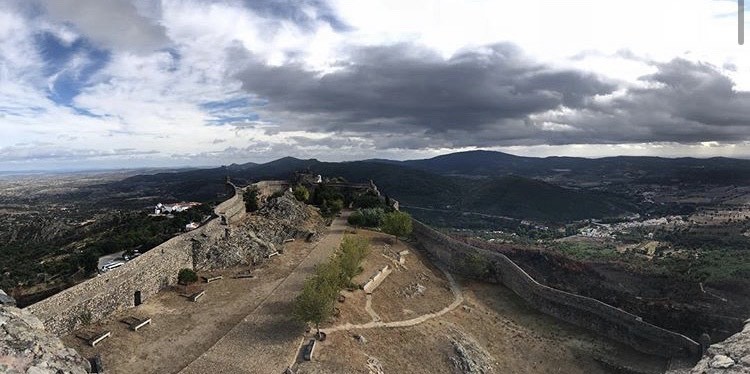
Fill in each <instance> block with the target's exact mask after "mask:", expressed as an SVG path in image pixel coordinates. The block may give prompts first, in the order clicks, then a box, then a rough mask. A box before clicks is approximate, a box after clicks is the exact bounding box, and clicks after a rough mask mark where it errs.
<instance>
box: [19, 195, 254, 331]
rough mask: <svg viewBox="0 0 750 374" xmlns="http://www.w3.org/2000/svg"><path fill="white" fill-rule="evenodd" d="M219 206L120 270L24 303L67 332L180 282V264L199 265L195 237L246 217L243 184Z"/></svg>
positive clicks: (217, 232) (49, 325)
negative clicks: (212, 214) (209, 215)
mask: <svg viewBox="0 0 750 374" xmlns="http://www.w3.org/2000/svg"><path fill="white" fill-rule="evenodd" d="M214 212H215V213H216V215H218V216H219V218H214V219H211V220H210V221H208V222H207V223H206V224H204V225H203V226H201V227H199V228H197V229H195V230H193V231H190V232H187V233H184V234H182V235H179V236H176V237H174V238H171V239H169V240H167V241H166V242H164V243H162V244H160V245H158V246H156V247H155V248H153V249H151V250H149V251H147V252H146V253H144V254H143V255H141V256H139V257H136V258H134V259H133V260H131V261H128V262H127V263H125V264H124V265H122V266H121V267H119V268H118V269H117V270H114V271H109V272H106V273H103V274H100V275H99V276H97V277H95V278H91V279H89V280H87V281H85V282H83V283H80V284H78V285H76V286H73V287H71V288H68V289H66V290H63V291H62V292H60V293H57V294H55V295H52V296H50V297H48V298H46V299H44V300H41V301H39V302H37V303H35V304H32V305H30V306H28V307H26V308H25V309H26V310H27V311H30V312H31V313H33V314H34V315H35V316H36V317H38V318H39V319H40V320H41V321H42V323H43V324H44V326H45V328H46V330H47V331H49V332H51V333H53V334H56V335H63V334H66V333H69V332H71V331H73V330H75V329H76V328H78V327H81V326H83V325H86V324H89V323H95V322H97V321H100V320H102V319H104V318H106V317H108V316H109V315H111V314H112V313H115V312H117V311H119V310H123V309H126V308H131V307H133V306H135V305H136V304H137V303H138V302H142V301H145V300H146V299H148V298H149V297H151V296H153V295H155V294H156V293H158V292H159V291H160V290H162V289H164V288H166V287H168V286H171V285H174V284H176V283H177V273H178V272H179V271H180V269H183V268H190V269H192V268H194V259H193V243H194V242H195V241H197V240H205V239H206V238H215V239H217V240H218V239H220V238H221V237H223V236H224V235H225V232H226V226H225V223H234V222H237V221H239V220H241V219H242V217H243V216H244V215H245V204H244V201H243V198H242V194H241V193H240V189H238V188H236V187H235V194H234V196H232V197H231V198H229V199H228V200H226V201H224V202H222V203H221V204H219V205H218V206H217V207H216V208H215V210H214Z"/></svg>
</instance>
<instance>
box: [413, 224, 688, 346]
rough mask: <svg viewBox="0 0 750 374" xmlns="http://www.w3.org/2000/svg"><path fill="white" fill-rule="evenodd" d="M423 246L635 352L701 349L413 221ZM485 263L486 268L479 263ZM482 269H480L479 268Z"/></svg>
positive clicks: (446, 261)
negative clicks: (534, 276) (553, 285)
mask: <svg viewBox="0 0 750 374" xmlns="http://www.w3.org/2000/svg"><path fill="white" fill-rule="evenodd" d="M413 226H414V236H415V237H416V239H417V240H418V241H419V243H420V245H421V246H422V247H423V248H424V249H425V250H426V251H427V252H428V253H430V254H431V255H433V256H434V257H436V258H437V259H438V260H439V261H440V262H442V263H444V264H446V265H448V266H449V267H450V268H451V270H453V271H455V272H458V273H463V274H465V275H470V276H477V275H478V274H476V273H474V274H472V273H473V272H476V271H478V270H479V271H481V272H482V274H480V275H479V276H481V277H484V278H488V279H489V280H493V281H497V282H500V283H502V284H503V285H505V286H506V287H508V288H509V289H511V290H512V291H513V292H515V293H516V294H517V295H519V296H520V297H521V298H523V299H524V300H526V301H527V302H528V303H529V304H531V305H532V306H534V307H535V308H536V309H538V310H539V311H541V312H543V313H545V314H548V315H551V316H553V317H557V318H559V319H561V320H564V321H566V322H569V323H572V324H574V325H577V326H581V327H584V328H586V329H589V330H592V331H594V332H597V333H599V334H602V335H604V336H607V337H609V338H611V339H613V340H616V341H619V342H621V343H625V344H627V345H629V346H631V347H633V348H635V349H636V350H639V351H641V352H645V353H648V354H653V355H657V356H663V357H673V356H687V357H694V358H696V359H697V358H698V357H700V354H701V347H700V345H699V344H698V343H696V342H695V341H693V340H692V339H690V338H688V337H686V336H684V335H682V334H678V333H675V332H672V331H669V330H666V329H663V328H660V327H658V326H655V325H652V324H650V323H647V322H644V321H643V320H642V319H641V318H640V317H638V316H636V315H633V314H630V313H628V312H625V311H623V310H621V309H618V308H615V307H613V306H611V305H609V304H605V303H603V302H601V301H598V300H595V299H592V298H588V297H584V296H580V295H575V294H571V293H568V292H564V291H561V290H558V289H554V288H551V287H548V286H545V285H542V284H540V283H538V282H537V281H536V280H534V279H533V278H532V277H531V276H529V275H528V274H527V273H526V272H525V271H524V270H523V269H521V268H520V267H519V266H518V265H517V264H516V263H514V262H513V261H512V260H511V259H509V258H508V257H507V256H505V255H503V254H501V253H497V252H492V251H488V250H484V249H480V248H476V247H473V246H470V245H468V244H465V243H461V242H459V241H457V240H454V239H452V238H450V237H448V236H446V235H444V234H442V233H440V232H438V231H436V230H433V229H432V228H430V227H428V226H426V225H424V224H423V223H421V222H419V221H417V220H414V222H413ZM483 263H486V265H487V266H486V267H485V266H481V264H483ZM477 264H480V266H479V269H477V266H472V265H477Z"/></svg>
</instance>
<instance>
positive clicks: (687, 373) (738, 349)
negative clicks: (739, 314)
mask: <svg viewBox="0 0 750 374" xmlns="http://www.w3.org/2000/svg"><path fill="white" fill-rule="evenodd" d="M748 373H750V320H747V321H746V323H745V328H744V329H743V330H742V331H741V332H739V333H737V334H735V335H732V336H730V337H729V338H728V339H727V340H725V341H723V342H721V343H716V344H713V345H711V346H710V347H709V348H708V352H706V355H704V356H703V359H701V360H700V362H698V364H697V365H695V367H694V368H692V369H683V370H675V371H669V372H668V374H748Z"/></svg>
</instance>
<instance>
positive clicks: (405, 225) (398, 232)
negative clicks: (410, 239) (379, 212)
mask: <svg viewBox="0 0 750 374" xmlns="http://www.w3.org/2000/svg"><path fill="white" fill-rule="evenodd" d="M382 230H383V232H385V233H386V234H391V235H393V236H397V237H404V236H407V235H409V234H411V230H412V226H411V216H410V215H409V214H408V213H404V212H399V211H393V212H391V213H388V214H386V215H385V218H384V219H383V225H382Z"/></svg>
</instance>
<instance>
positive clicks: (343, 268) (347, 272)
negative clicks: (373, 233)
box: [337, 236, 370, 286]
mask: <svg viewBox="0 0 750 374" xmlns="http://www.w3.org/2000/svg"><path fill="white" fill-rule="evenodd" d="M369 254H370V242H369V241H368V240H367V239H366V238H361V237H356V236H346V237H344V239H343V241H342V242H341V248H340V250H339V253H338V256H337V257H338V266H339V271H340V272H341V277H342V278H343V281H344V283H345V284H344V286H350V285H351V283H352V278H354V277H355V276H356V275H357V274H359V273H360V272H361V271H362V269H361V267H360V266H359V265H360V263H362V260H364V259H365V257H367V255H369Z"/></svg>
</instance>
